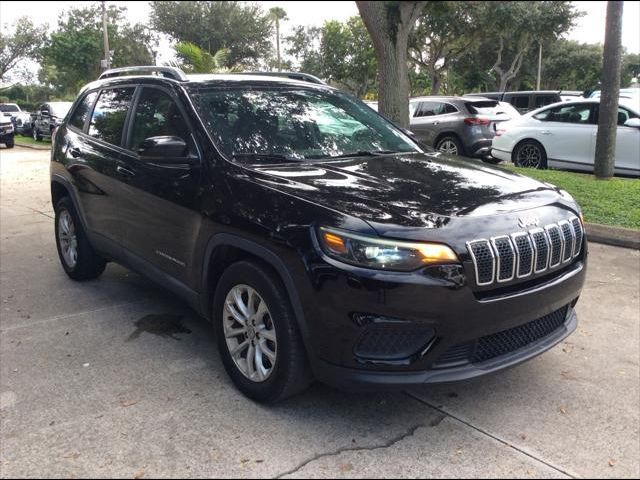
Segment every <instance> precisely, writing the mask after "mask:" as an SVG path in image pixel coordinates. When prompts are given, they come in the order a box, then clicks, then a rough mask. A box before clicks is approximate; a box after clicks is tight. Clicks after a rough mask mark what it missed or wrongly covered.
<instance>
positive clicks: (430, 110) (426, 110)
mask: <svg viewBox="0 0 640 480" xmlns="http://www.w3.org/2000/svg"><path fill="white" fill-rule="evenodd" d="M447 105H448V104H446V103H442V102H421V103H420V105H419V106H418V110H417V111H416V114H415V116H416V117H433V116H434V115H442V114H444V113H451V112H450V111H447ZM449 106H450V107H451V108H453V110H452V111H453V112H455V111H457V110H456V109H455V108H454V107H453V106H452V105H449Z"/></svg>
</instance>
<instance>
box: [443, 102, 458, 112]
mask: <svg viewBox="0 0 640 480" xmlns="http://www.w3.org/2000/svg"><path fill="white" fill-rule="evenodd" d="M443 105H444V110H443V112H442V113H456V112H457V111H458V109H457V108H456V107H454V106H453V105H451V104H450V103H444V104H443Z"/></svg>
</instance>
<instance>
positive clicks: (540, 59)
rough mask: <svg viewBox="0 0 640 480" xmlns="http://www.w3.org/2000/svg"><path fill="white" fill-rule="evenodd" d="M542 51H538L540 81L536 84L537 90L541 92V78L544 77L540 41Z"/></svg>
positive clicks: (539, 42)
mask: <svg viewBox="0 0 640 480" xmlns="http://www.w3.org/2000/svg"><path fill="white" fill-rule="evenodd" d="M538 45H540V49H539V50H538V81H537V82H536V90H540V77H541V75H542V42H541V41H538Z"/></svg>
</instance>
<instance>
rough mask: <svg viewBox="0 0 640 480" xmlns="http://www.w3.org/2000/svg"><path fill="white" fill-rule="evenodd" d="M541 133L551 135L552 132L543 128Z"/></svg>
mask: <svg viewBox="0 0 640 480" xmlns="http://www.w3.org/2000/svg"><path fill="white" fill-rule="evenodd" d="M540 133H541V134H542V135H551V132H550V131H549V130H542V131H541V132H540Z"/></svg>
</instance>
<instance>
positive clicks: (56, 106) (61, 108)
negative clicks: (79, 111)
mask: <svg viewBox="0 0 640 480" xmlns="http://www.w3.org/2000/svg"><path fill="white" fill-rule="evenodd" d="M71 105H73V103H72V102H57V103H50V104H49V106H50V108H51V115H53V116H55V117H65V116H66V115H67V112H68V111H69V109H70V108H71Z"/></svg>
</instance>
